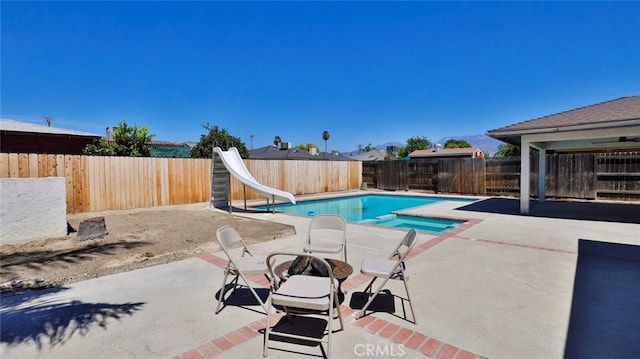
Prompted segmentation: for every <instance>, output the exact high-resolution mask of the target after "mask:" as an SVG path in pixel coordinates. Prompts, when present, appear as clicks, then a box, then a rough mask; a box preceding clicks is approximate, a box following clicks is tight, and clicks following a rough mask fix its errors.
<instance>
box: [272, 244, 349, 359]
mask: <svg viewBox="0 0 640 359" xmlns="http://www.w3.org/2000/svg"><path fill="white" fill-rule="evenodd" d="M279 256H280V257H283V256H287V257H291V256H305V257H310V258H316V259H317V261H318V262H319V263H321V265H323V266H325V267H326V269H327V272H328V273H329V276H328V277H315V276H308V275H292V276H290V277H288V278H287V280H286V281H284V282H282V283H278V279H277V278H278V276H277V275H276V273H274V268H275V265H274V263H275V262H276V257H279ZM267 266H268V267H269V272H270V273H271V278H272V282H271V294H270V296H269V309H268V310H267V327H266V329H265V332H264V344H263V356H265V357H266V356H268V350H269V339H270V337H271V335H273V336H276V337H287V338H293V339H298V340H308V341H313V342H318V343H320V345H322V343H326V344H327V357H328V358H331V335H332V334H333V325H332V322H333V320H334V319H336V317H334V306H335V310H336V311H337V319H338V320H339V322H340V329H339V330H342V329H344V326H343V323H342V314H341V313H340V303H338V281H337V280H336V279H335V278H334V277H333V272H332V269H331V266H330V265H329V263H327V261H325V260H324V259H322V258H318V257H315V256H313V255H311V254H297V253H272V254H270V255H269V256H268V257H267ZM274 306H279V307H282V308H283V309H284V311H285V313H286V319H287V321H288V324H290V325H292V326H294V327H295V326H296V319H301V318H297V317H301V316H315V317H317V316H320V317H325V316H326V318H327V323H328V325H327V331H326V334H325V333H322V334H321V335H320V336H321V337H317V336H304V335H302V333H304V332H305V330H307V329H308V327H307V326H306V325H305V323H304V322H300V321H298V323H297V325H299V328H294V329H293V330H288V331H278V330H273V329H274V328H277V325H276V326H275V327H274V328H271V313H272V312H274V310H273V308H274ZM321 330H322V331H323V332H324V327H323V328H322V329H321ZM339 330H337V331H339ZM325 336H326V337H327V339H326V340H324V337H325Z"/></svg>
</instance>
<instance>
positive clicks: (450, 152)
mask: <svg viewBox="0 0 640 359" xmlns="http://www.w3.org/2000/svg"><path fill="white" fill-rule="evenodd" d="M477 151H480V152H482V150H481V149H479V148H478V147H465V148H440V149H437V150H435V149H427V150H415V151H413V152H411V153H410V154H409V157H410V158H425V157H427V158H428V157H463V156H468V157H471V156H473V154H474V153H475V152H477Z"/></svg>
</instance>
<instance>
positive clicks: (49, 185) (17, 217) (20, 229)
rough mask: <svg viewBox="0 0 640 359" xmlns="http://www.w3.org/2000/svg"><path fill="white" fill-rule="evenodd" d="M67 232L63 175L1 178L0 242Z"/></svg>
mask: <svg viewBox="0 0 640 359" xmlns="http://www.w3.org/2000/svg"><path fill="white" fill-rule="evenodd" d="M66 235H67V198H66V190H65V179H64V178H63V177H45V178H2V179H0V244H17V243H24V242H28V241H32V240H38V239H45V238H52V237H63V236H66Z"/></svg>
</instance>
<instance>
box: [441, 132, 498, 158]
mask: <svg viewBox="0 0 640 359" xmlns="http://www.w3.org/2000/svg"><path fill="white" fill-rule="evenodd" d="M450 139H456V140H465V141H467V142H469V143H470V144H471V146H473V147H478V148H480V149H481V150H482V151H483V152H489V153H490V154H491V155H493V154H495V153H496V152H497V151H498V146H499V145H501V144H502V143H503V142H501V141H498V140H496V139H495V138H491V137H489V136H487V135H468V136H450V137H443V138H441V139H439V140H438V141H436V143H439V144H441V145H443V146H444V143H445V142H447V140H450Z"/></svg>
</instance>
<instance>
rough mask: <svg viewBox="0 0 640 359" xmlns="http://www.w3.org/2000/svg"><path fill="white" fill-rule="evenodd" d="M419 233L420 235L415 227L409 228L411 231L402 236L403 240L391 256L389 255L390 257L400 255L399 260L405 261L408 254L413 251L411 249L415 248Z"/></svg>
mask: <svg viewBox="0 0 640 359" xmlns="http://www.w3.org/2000/svg"><path fill="white" fill-rule="evenodd" d="M417 235H418V232H416V230H415V229H411V230H409V232H407V234H405V236H404V238H402V241H400V243H399V244H398V246H397V247H396V249H395V250H394V251H393V252H392V253H391V256H390V257H389V259H393V258H394V257H398V260H400V261H403V260H404V259H405V257H406V256H407V254H409V252H411V249H412V248H413V246H414V245H415V244H416V236H417Z"/></svg>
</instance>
